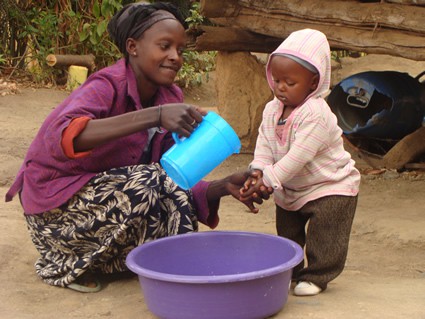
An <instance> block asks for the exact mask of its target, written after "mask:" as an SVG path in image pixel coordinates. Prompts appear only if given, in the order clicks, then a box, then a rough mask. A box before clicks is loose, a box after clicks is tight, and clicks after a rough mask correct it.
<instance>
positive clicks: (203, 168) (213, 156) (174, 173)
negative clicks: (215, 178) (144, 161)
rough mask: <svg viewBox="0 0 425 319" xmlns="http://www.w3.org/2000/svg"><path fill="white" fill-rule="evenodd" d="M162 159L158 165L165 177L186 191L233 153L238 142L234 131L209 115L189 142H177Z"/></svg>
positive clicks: (177, 139) (236, 150)
mask: <svg viewBox="0 0 425 319" xmlns="http://www.w3.org/2000/svg"><path fill="white" fill-rule="evenodd" d="M173 138H174V140H175V142H176V144H174V145H173V146H172V147H171V148H170V149H169V150H168V151H167V152H165V153H164V154H163V155H162V158H161V160H160V163H161V165H162V167H163V168H164V169H165V171H166V172H167V174H168V176H170V177H171V179H172V180H173V181H174V182H175V183H176V184H177V185H179V186H180V187H181V188H183V189H189V188H191V187H193V186H194V185H195V184H196V183H198V182H199V181H200V180H201V179H202V178H204V177H205V176H206V175H207V174H208V173H210V172H211V171H212V170H213V169H214V168H216V167H217V166H218V165H220V164H221V163H222V162H223V161H224V160H225V159H226V158H227V157H229V156H230V155H232V154H233V153H239V151H240V148H241V142H240V140H239V137H238V135H237V134H236V132H235V131H234V130H233V128H232V127H231V126H230V125H229V124H228V123H227V122H226V121H225V120H224V119H223V118H222V117H220V116H219V115H218V114H217V113H215V112H208V114H207V115H206V116H205V117H204V118H203V120H202V122H201V123H200V124H199V126H198V127H197V128H196V129H195V130H194V131H193V132H192V134H191V135H190V136H189V137H188V138H179V137H178V136H177V134H175V133H173Z"/></svg>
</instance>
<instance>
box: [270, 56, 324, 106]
mask: <svg viewBox="0 0 425 319" xmlns="http://www.w3.org/2000/svg"><path fill="white" fill-rule="evenodd" d="M270 71H271V75H272V78H273V83H274V86H273V93H274V95H275V96H276V97H277V98H278V99H279V100H280V101H281V102H282V103H283V104H284V105H286V106H289V107H297V106H299V105H300V104H301V103H302V102H304V100H305V98H306V97H307V96H308V95H309V94H310V93H311V92H313V91H314V90H316V88H317V84H318V81H319V75H318V74H314V73H313V72H311V71H309V70H307V69H306V68H304V67H303V66H302V65H300V64H299V63H297V62H295V61H294V60H292V59H290V58H287V57H283V56H273V57H272V60H271V61H270Z"/></svg>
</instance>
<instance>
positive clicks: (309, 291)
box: [294, 281, 322, 296]
mask: <svg viewBox="0 0 425 319" xmlns="http://www.w3.org/2000/svg"><path fill="white" fill-rule="evenodd" d="M321 291H322V289H321V288H320V287H318V286H316V285H315V284H313V283H312V282H309V281H300V282H298V284H297V285H296V286H295V288H294V295H295V296H314V295H317V294H319V293H320V292H321Z"/></svg>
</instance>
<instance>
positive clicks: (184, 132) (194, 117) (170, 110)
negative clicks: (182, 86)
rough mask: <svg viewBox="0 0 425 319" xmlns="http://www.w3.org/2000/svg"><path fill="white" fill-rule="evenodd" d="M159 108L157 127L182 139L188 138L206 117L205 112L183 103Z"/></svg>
mask: <svg viewBox="0 0 425 319" xmlns="http://www.w3.org/2000/svg"><path fill="white" fill-rule="evenodd" d="M160 108H161V112H160V118H159V125H160V126H161V127H163V128H165V129H166V130H167V131H170V132H175V133H177V134H179V135H180V136H184V137H189V136H190V134H191V133H192V132H193V130H194V129H195V128H196V127H197V126H198V124H199V123H201V122H202V117H203V116H205V115H207V111H205V110H203V109H201V108H199V107H196V106H193V105H190V104H184V103H174V104H164V105H161V106H160Z"/></svg>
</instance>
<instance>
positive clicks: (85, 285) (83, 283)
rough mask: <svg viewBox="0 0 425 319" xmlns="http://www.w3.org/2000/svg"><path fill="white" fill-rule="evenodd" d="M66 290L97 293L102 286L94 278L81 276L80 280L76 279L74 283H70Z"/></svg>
mask: <svg viewBox="0 0 425 319" xmlns="http://www.w3.org/2000/svg"><path fill="white" fill-rule="evenodd" d="M66 288H69V289H72V290H75V291H79V292H98V291H100V290H101V289H102V286H101V284H100V282H99V281H98V280H97V279H96V278H93V277H91V276H84V275H83V276H82V278H77V280H76V281H74V282H73V283H70V284H69V285H68V286H66Z"/></svg>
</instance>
